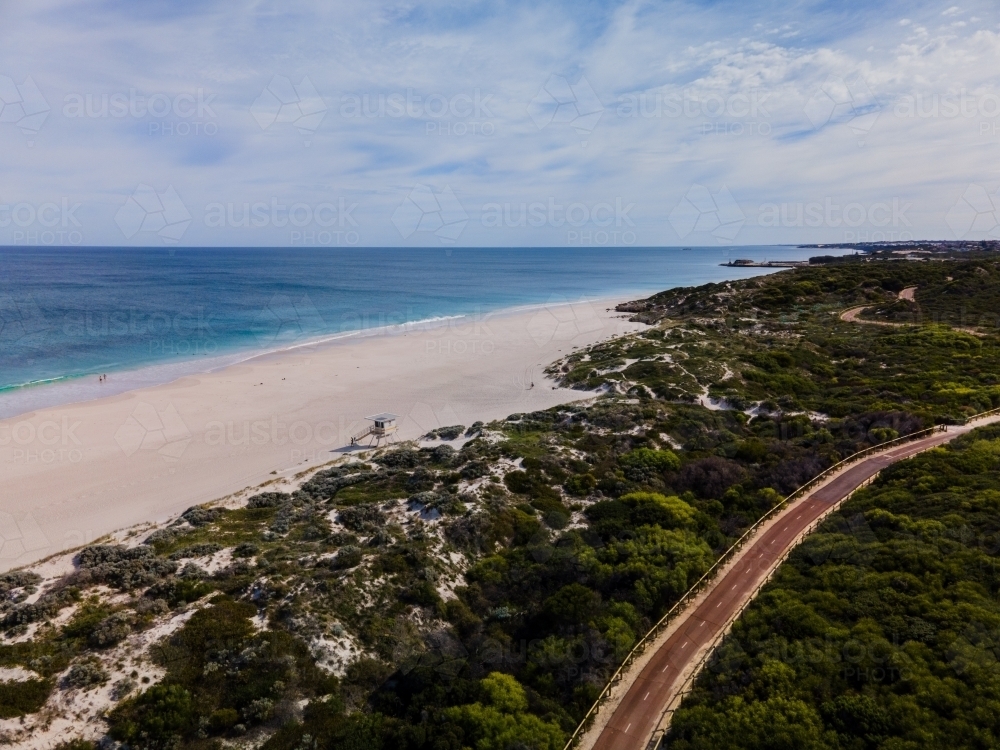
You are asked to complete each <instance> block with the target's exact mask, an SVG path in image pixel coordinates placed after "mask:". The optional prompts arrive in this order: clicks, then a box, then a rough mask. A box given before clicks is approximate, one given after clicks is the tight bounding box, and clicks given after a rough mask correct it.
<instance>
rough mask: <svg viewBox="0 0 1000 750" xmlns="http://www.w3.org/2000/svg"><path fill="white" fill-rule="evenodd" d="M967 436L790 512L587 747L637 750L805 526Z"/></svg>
mask: <svg viewBox="0 0 1000 750" xmlns="http://www.w3.org/2000/svg"><path fill="white" fill-rule="evenodd" d="M991 421H992V420H991ZM983 423H985V422H983ZM983 423H981V424H983ZM970 429H972V427H971V426H970V427H952V428H949V430H948V432H937V433H934V434H933V435H931V436H929V437H926V438H922V439H920V440H914V441H913V442H912V443H905V444H904V445H901V446H899V447H898V448H894V449H892V450H889V451H887V452H885V453H880V454H878V455H875V456H872V457H871V458H868V459H865V460H863V461H860V462H858V463H857V464H855V465H853V466H851V467H849V468H847V469H845V470H844V471H843V472H842V473H841V474H839V475H837V476H836V477H835V478H834V479H832V480H830V481H829V482H828V483H827V484H825V485H823V486H821V487H820V488H819V489H817V490H816V491H815V492H813V493H812V494H811V495H808V496H806V497H804V498H802V499H800V500H797V501H795V502H793V503H792V504H791V505H789V506H788V508H787V509H786V510H784V511H783V512H782V513H780V514H779V515H778V516H777V517H776V519H775V520H774V522H773V523H771V524H770V526H769V527H768V528H767V529H766V530H765V531H764V532H763V533H761V535H760V536H759V538H757V539H756V541H754V542H753V543H752V544H751V545H750V546H749V547H747V548H746V549H745V550H744V552H743V553H742V555H741V557H740V558H739V559H738V561H737V562H736V563H735V564H734V565H732V566H731V567H730V568H729V569H728V571H727V572H726V573H725V574H724V575H722V576H721V577H720V578H718V579H716V580H715V581H714V582H713V583H712V584H711V586H710V587H709V589H708V590H707V593H706V594H705V595H703V596H702V597H701V599H700V603H699V604H698V605H697V606H696V607H694V608H692V609H690V610H688V611H687V612H684V613H683V614H681V615H680V617H679V618H678V620H677V621H676V626H675V627H674V629H673V633H672V634H671V635H670V636H669V637H668V638H667V639H666V641H664V643H663V644H662V645H661V646H660V647H659V648H658V649H657V651H656V652H655V653H654V654H653V655H652V657H651V658H650V659H649V661H648V662H647V663H646V665H645V666H644V667H643V669H642V671H641V672H640V673H639V675H638V676H637V677H636V678H635V681H634V682H633V683H632V685H631V686H630V687H629V688H628V691H627V692H626V693H625V694H624V696H623V697H622V699H621V701H620V702H619V704H618V705H617V707H615V709H614V713H612V715H611V716H610V717H609V718H608V720H607V722H606V724H605V725H604V728H603V730H601V733H600V735H599V736H598V737H597V738H596V740H595V742H594V744H593V745H592V748H593V750H644V748H645V747H646V745H647V743H648V742H649V740H650V739H651V737H652V735H653V733H654V732H655V731H656V729H657V727H658V726H659V724H660V720H661V718H662V716H663V713H664V711H665V709H666V707H668V706H669V705H670V703H671V702H672V701H673V700H674V698H675V697H676V696H677V694H678V691H679V690H681V688H682V687H683V685H684V682H685V681H686V677H687V675H686V673H688V672H689V671H690V669H691V668H692V667H693V666H694V665H695V664H696V663H697V661H698V659H699V658H700V657H701V655H702V654H703V653H704V650H705V647H706V646H707V645H708V644H710V643H711V642H712V640H713V639H714V638H715V637H716V636H717V635H719V633H720V632H721V631H722V630H724V629H725V628H727V627H728V626H729V624H730V623H731V622H732V621H733V619H734V618H735V617H736V616H737V615H738V613H739V612H740V610H741V608H742V607H743V606H744V605H745V604H746V603H747V602H748V601H749V600H750V599H751V598H752V597H753V594H754V592H755V590H756V589H757V587H758V586H759V585H760V583H761V582H762V581H763V580H764V579H765V578H766V577H767V576H768V575H769V574H770V573H771V571H772V570H773V569H774V568H775V567H776V566H777V564H778V562H779V561H780V560H781V559H782V558H783V556H784V555H785V553H786V552H787V551H788V550H789V549H791V548H792V547H793V546H794V545H795V544H796V542H797V540H798V539H799V537H800V536H801V535H802V534H803V533H804V532H805V531H806V530H807V529H808V527H809V526H810V524H812V523H813V522H814V521H816V520H817V519H818V518H820V517H821V516H822V515H823V514H824V513H825V512H827V511H828V510H830V507H831V506H832V505H833V504H835V503H836V502H837V501H838V500H840V499H842V498H844V497H846V496H847V495H849V494H850V493H851V492H853V491H854V490H855V489H857V488H858V487H859V486H861V485H862V484H863V483H864V482H865V481H866V480H868V479H870V478H871V477H873V476H874V475H875V474H877V473H878V472H879V471H881V470H882V469H884V468H885V467H886V466H889V465H890V464H893V463H895V462H896V461H900V460H902V459H904V458H909V457H910V456H913V455H915V454H917V453H920V452H921V451H925V450H927V449H928V448H932V447H934V446H937V445H940V444H942V443H945V442H948V441H949V440H952V439H954V438H955V437H957V436H958V435H960V434H962V433H965V432H968V431H969V430H970ZM584 746H586V743H584Z"/></svg>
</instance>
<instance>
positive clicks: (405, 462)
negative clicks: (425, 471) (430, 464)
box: [377, 448, 420, 469]
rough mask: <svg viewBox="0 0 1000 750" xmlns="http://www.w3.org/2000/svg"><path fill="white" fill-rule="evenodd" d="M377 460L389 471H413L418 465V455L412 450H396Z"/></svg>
mask: <svg viewBox="0 0 1000 750" xmlns="http://www.w3.org/2000/svg"><path fill="white" fill-rule="evenodd" d="M377 460H378V462H379V463H380V464H382V466H385V467H386V468H389V469H413V468H415V467H417V466H419V465H420V454H419V453H417V451H415V450H413V449H412V448H397V449H396V450H391V451H387V452H386V453H384V454H383V455H382V456H380V457H379V458H378V459H377Z"/></svg>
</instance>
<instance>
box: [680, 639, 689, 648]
mask: <svg viewBox="0 0 1000 750" xmlns="http://www.w3.org/2000/svg"><path fill="white" fill-rule="evenodd" d="M687 645H688V644H687V641H684V643H683V644H682V645H681V648H682V649H685V648H687Z"/></svg>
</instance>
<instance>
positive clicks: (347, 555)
mask: <svg viewBox="0 0 1000 750" xmlns="http://www.w3.org/2000/svg"><path fill="white" fill-rule="evenodd" d="M362 557H363V555H362V552H361V549H360V548H358V547H355V546H352V545H348V546H347V547H343V548H341V549H340V551H339V552H337V554H336V555H335V556H334V557H333V559H332V560H331V565H332V566H333V567H334V568H337V569H344V568H353V567H355V566H356V565H360V564H361V559H362Z"/></svg>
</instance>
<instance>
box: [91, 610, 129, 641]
mask: <svg viewBox="0 0 1000 750" xmlns="http://www.w3.org/2000/svg"><path fill="white" fill-rule="evenodd" d="M131 632H132V614H131V613H130V612H127V611H120V612H115V613H114V614H113V615H110V616H109V617H106V618H104V619H103V620H101V621H100V622H99V623H97V625H95V626H94V629H93V630H91V631H90V635H88V636H87V643H89V644H90V645H91V646H93V647H94V648H109V647H110V646H114V645H115V644H116V643H120V642H121V641H123V640H125V639H126V638H127V637H128V636H129V634H130V633H131Z"/></svg>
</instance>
